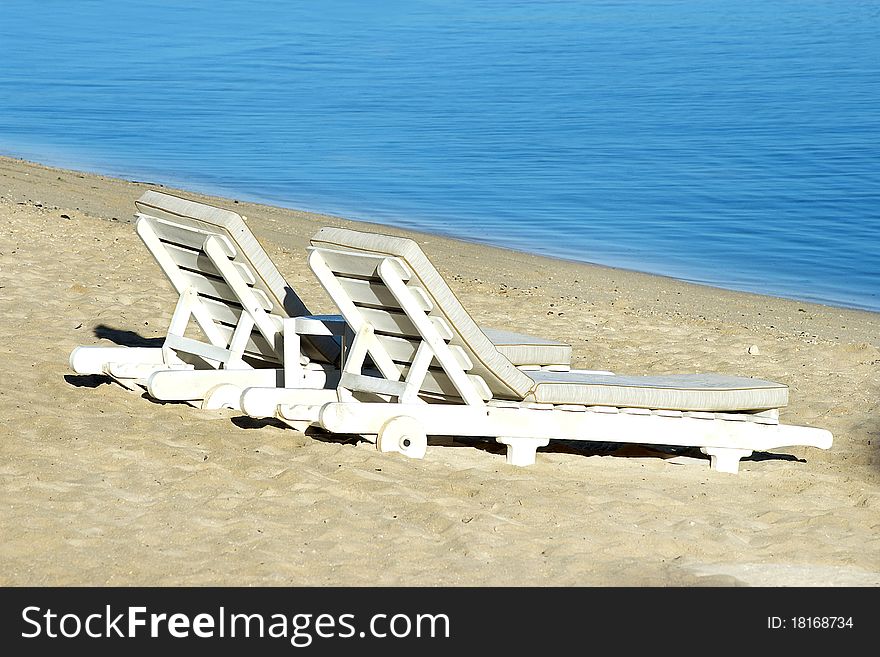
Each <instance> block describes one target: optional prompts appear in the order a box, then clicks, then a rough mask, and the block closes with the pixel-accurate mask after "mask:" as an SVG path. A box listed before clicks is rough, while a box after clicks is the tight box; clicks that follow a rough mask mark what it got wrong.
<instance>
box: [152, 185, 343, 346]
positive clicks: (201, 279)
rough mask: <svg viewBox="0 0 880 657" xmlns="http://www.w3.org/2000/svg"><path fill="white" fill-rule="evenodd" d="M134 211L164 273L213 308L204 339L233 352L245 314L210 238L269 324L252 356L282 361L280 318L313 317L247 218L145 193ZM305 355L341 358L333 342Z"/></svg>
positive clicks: (258, 330)
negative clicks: (210, 253)
mask: <svg viewBox="0 0 880 657" xmlns="http://www.w3.org/2000/svg"><path fill="white" fill-rule="evenodd" d="M135 206H136V207H137V210H138V213H137V220H138V224H137V230H138V234H139V235H140V236H141V238H142V239H143V240H144V242H145V243H147V246H148V248H150V250H151V252H153V254H154V256H155V257H156V258H157V260H158V261H159V264H160V266H161V268H162V270H163V271H164V272H165V274H166V275H167V276H168V278H169V279H170V280H171V282H172V284H174V285H175V287H179V285H180V281H184V282H185V284H186V285H187V286H190V287H191V288H193V289H194V290H195V291H196V292H197V294H198V301H199V303H200V304H201V306H203V307H204V308H206V309H207V310H208V312H209V314H210V316H211V320H212V321H211V322H210V323H211V324H212V325H213V326H205V325H204V324H206V323H207V322H206V321H202V320H200V318H199V316H198V315H196V316H195V319H196V320H197V321H198V323H199V325H200V327H201V329H202V331H203V333H205V334H206V336H207V337H208V338H209V339H210V337H211V335H212V334H213V335H215V336H216V335H217V334H218V333H219V334H220V335H222V336H223V338H224V339H225V340H226V342H227V346H228V344H229V342H230V341H231V339H232V336H233V332H234V330H235V326H236V324H237V323H238V320H239V318H240V317H241V314H242V312H243V308H242V303H241V300H240V299H239V296H238V295H237V294H236V292H235V291H234V290H233V289H232V287H230V283H229V281H227V280H226V279H225V278H224V275H223V274H222V273H221V272H220V271H218V269H217V267H216V266H215V264H214V263H213V262H212V261H211V258H210V257H209V256H208V254H207V253H206V251H205V245H206V240H207V239H208V238H209V237H213V238H214V243H215V244H218V245H220V248H221V249H222V251H223V253H224V255H225V256H226V257H227V258H228V261H229V265H230V266H231V267H232V268H233V269H234V270H235V272H236V273H237V274H238V275H239V276H240V277H241V280H243V281H244V283H245V284H246V285H247V288H248V289H249V290H250V292H251V293H252V294H253V296H254V298H255V299H256V302H257V303H258V305H259V307H260V308H262V310H263V311H265V317H267V318H268V320H269V321H268V322H264V323H263V325H262V326H261V325H260V324H259V323H258V324H257V325H256V326H254V328H253V330H252V331H251V335H250V337H249V339H248V342H247V346H246V348H245V354H247V355H248V356H251V357H252V358H256V359H258V360H265V361H267V362H270V363H281V362H282V358H283V347H282V344H281V320H282V319H283V318H286V317H296V316H302V315H308V314H309V311H308V309H307V308H306V306H305V304H304V303H303V302H302V300H301V299H300V298H299V297H298V296H297V294H296V292H294V290H293V289H291V288H290V286H289V285H287V283H286V282H285V280H284V277H283V276H282V275H281V273H280V272H279V271H278V269H277V268H276V267H275V265H274V263H273V262H272V261H271V259H270V258H269V256H268V255H267V254H266V252H265V250H264V249H263V247H262V246H261V245H260V243H259V242H258V241H257V239H256V237H255V236H254V235H253V233H252V232H251V231H250V229H249V228H248V226H247V224H246V223H245V221H244V219H243V218H242V217H241V215H239V214H237V213H235V212H231V211H229V210H224V209H222V208H217V207H214V206H211V205H207V204H204V203H198V202H196V201H190V200H187V199H183V198H180V197H177V196H173V195H171V194H166V193H164V192H157V191H152V190H151V191H147V192H145V193H144V194H143V196H141V197H140V198H139V199H138V200H137V201H136V202H135ZM155 239H158V240H159V242H160V243H161V246H162V250H161V251H160V252H158V253H157V252H156V251H155V250H154V248H151V244H150V243H149V242H150V241H152V242H154V243H155ZM154 245H155V244H154ZM163 252H164V255H163ZM165 256H167V257H165ZM178 291H179V290H178ZM214 341H216V340H212V342H214ZM303 351H304V352H305V355H307V356H308V357H309V358H311V359H314V360H318V361H321V362H336V360H337V358H338V346H337V345H336V344H335V342H333V341H332V340H327V339H317V338H316V339H312V340H309V339H305V340H304V341H303Z"/></svg>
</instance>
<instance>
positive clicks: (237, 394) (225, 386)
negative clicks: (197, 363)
mask: <svg viewBox="0 0 880 657" xmlns="http://www.w3.org/2000/svg"><path fill="white" fill-rule="evenodd" d="M240 402H241V388H239V387H238V386H236V385H233V384H231V383H221V384H220V385H216V386H214V387H213V388H211V389H210V390H208V392H207V393H205V398H204V399H203V400H202V409H203V410H206V411H216V410H219V409H221V408H231V409H232V410H234V411H237V410H239V404H240Z"/></svg>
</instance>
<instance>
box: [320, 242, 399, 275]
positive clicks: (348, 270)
mask: <svg viewBox="0 0 880 657" xmlns="http://www.w3.org/2000/svg"><path fill="white" fill-rule="evenodd" d="M310 250H313V249H310ZM321 257H322V258H323V259H324V262H325V263H327V266H328V267H330V269H331V271H332V272H333V273H334V274H336V275H337V276H345V277H347V278H373V279H378V278H379V274H378V273H377V269H378V268H379V265H380V264H381V262H382V261H383V260H384V259H385V258H384V257H382V256H377V255H371V254H366V253H356V252H354V251H334V250H332V249H321ZM398 263H399V261H398ZM399 265H400V267H401V274H402V275H401V278H403V280H409V279H410V277H411V274H410V272H409V271H408V270H407V269H406V267H405V266H404V265H403V264H402V263H399Z"/></svg>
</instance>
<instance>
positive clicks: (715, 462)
mask: <svg viewBox="0 0 880 657" xmlns="http://www.w3.org/2000/svg"><path fill="white" fill-rule="evenodd" d="M700 451H701V452H703V454H708V455H709V459H710V461H709V466H710V467H711V468H712V469H713V470H717V471H718V472H729V473H731V474H736V473H737V472H739V460H740V459H742V458H745V457H747V456H751V455H752V450H750V449H735V448H733V447H701V448H700Z"/></svg>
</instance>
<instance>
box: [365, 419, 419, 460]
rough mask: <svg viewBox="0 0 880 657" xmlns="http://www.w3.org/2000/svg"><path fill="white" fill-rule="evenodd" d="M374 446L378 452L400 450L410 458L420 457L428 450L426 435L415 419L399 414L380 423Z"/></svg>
mask: <svg viewBox="0 0 880 657" xmlns="http://www.w3.org/2000/svg"><path fill="white" fill-rule="evenodd" d="M376 447H377V448H378V450H379V451H380V452H400V453H401V454H403V455H404V456H408V457H410V458H412V459H420V458H424V456H425V452H427V451H428V436H427V435H426V434H425V431H424V430H423V429H422V425H421V424H420V423H419V422H418V421H417V420H415V419H414V418H411V417H409V416H406V415H399V416H397V417H393V418H391V419H390V420H388V421H387V422H386V423H385V424H384V425H382V428H381V429H380V430H379V435H378V436H377V438H376Z"/></svg>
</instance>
